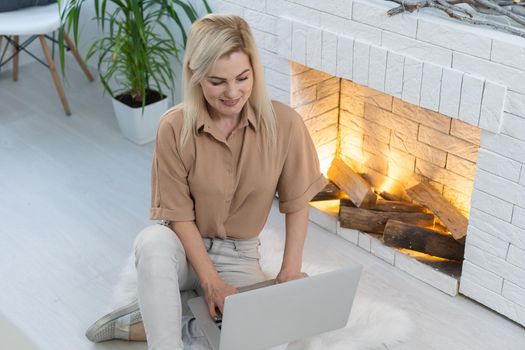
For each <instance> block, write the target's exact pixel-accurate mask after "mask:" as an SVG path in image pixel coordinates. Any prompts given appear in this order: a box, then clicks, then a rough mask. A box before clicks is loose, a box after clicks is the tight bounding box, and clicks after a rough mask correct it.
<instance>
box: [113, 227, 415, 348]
mask: <svg viewBox="0 0 525 350" xmlns="http://www.w3.org/2000/svg"><path fill="white" fill-rule="evenodd" d="M268 231H269V230H266V231H265V232H264V233H263V234H262V235H261V241H262V245H261V266H262V268H263V271H265V273H267V274H268V276H269V277H273V276H275V275H277V273H278V272H279V268H280V265H281V260H280V259H281V258H282V252H283V250H284V245H283V242H282V240H281V239H280V238H279V236H278V234H277V233H274V232H268ZM326 255H327V254H325V256H323V255H321V254H320V256H316V257H313V259H312V257H309V258H310V259H306V257H305V261H304V263H303V270H304V271H305V272H306V273H308V274H309V275H316V274H319V273H323V272H327V271H332V270H335V269H337V268H340V267H341V266H342V265H341V264H340V263H339V262H337V261H334V260H333V259H330V258H329V257H326ZM133 261H134V260H133V256H130V257H129V258H128V260H127V261H126V262H125V265H124V267H123V269H122V273H121V275H120V280H119V282H118V283H117V285H116V286H115V289H114V293H113V305H111V307H112V308H114V307H117V306H121V305H124V304H126V303H128V302H130V301H132V300H133V299H134V298H136V272H135V266H134V262H133ZM363 273H366V271H364V272H363ZM413 330H414V324H413V322H412V321H411V320H410V318H409V317H408V314H407V313H406V312H405V311H403V310H401V309H399V308H398V307H395V306H392V305H388V304H386V303H383V302H380V301H375V300H371V299H368V298H366V297H361V296H359V295H357V296H356V298H355V300H354V304H353V307H352V312H351V315H350V318H349V320H348V324H347V325H346V327H345V328H343V329H339V330H336V331H333V332H328V333H324V334H321V335H318V336H315V337H311V338H308V339H303V340H298V341H295V342H292V343H290V344H288V347H287V348H286V350H326V349H330V350H375V349H389V348H390V347H392V346H394V345H396V344H399V343H403V342H404V341H406V340H408V338H409V336H410V334H411V333H412V331H413ZM186 345H187V346H185V349H187V350H201V349H202V348H203V347H202V344H200V345H198V344H194V346H190V345H189V344H186Z"/></svg>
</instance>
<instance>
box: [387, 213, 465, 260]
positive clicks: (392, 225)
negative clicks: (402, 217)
mask: <svg viewBox="0 0 525 350" xmlns="http://www.w3.org/2000/svg"><path fill="white" fill-rule="evenodd" d="M383 241H384V243H385V244H386V245H388V246H392V247H397V248H408V249H412V250H417V251H419V252H422V253H426V254H430V255H434V256H439V257H442V258H445V259H450V260H458V261H461V260H463V255H464V251H465V246H464V245H462V244H461V243H459V242H457V241H456V240H455V239H454V238H453V237H452V236H451V235H450V234H445V233H443V232H440V231H436V230H431V229H428V228H424V227H420V226H416V225H411V224H407V223H404V222H400V221H396V220H388V222H387V224H386V226H385V230H384V233H383Z"/></svg>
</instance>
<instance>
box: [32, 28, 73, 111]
mask: <svg viewBox="0 0 525 350" xmlns="http://www.w3.org/2000/svg"><path fill="white" fill-rule="evenodd" d="M38 38H39V39H40V44H42V50H44V55H45V56H46V60H47V64H48V65H49V71H50V72H51V76H52V77H53V80H54V82H55V87H56V89H57V92H58V95H59V96H60V101H62V107H64V112H65V113H66V115H68V116H69V115H71V110H70V109H69V103H68V102H67V99H66V94H65V93H64V88H63V87H62V83H61V82H60V78H59V77H58V73H57V70H56V67H55V62H54V61H53V58H52V57H51V51H50V50H49V46H47V42H46V38H45V36H43V35H40V36H39V37H38Z"/></svg>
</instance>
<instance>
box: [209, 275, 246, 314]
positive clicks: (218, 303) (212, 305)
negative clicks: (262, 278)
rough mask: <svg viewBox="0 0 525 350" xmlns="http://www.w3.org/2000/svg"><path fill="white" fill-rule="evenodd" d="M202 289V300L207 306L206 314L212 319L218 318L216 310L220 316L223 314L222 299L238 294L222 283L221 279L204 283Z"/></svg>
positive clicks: (233, 288) (235, 290)
mask: <svg viewBox="0 0 525 350" xmlns="http://www.w3.org/2000/svg"><path fill="white" fill-rule="evenodd" d="M202 288H203V289H204V299H205V300H206V303H207V304H208V312H209V313H210V316H211V317H212V318H216V317H217V316H218V315H217V308H218V309H219V310H220V312H221V314H223V313H224V299H226V297H227V296H228V295H232V294H237V293H239V291H238V290H237V288H235V287H233V286H231V285H229V284H228V283H226V282H224V281H223V280H222V279H221V278H217V279H216V280H214V281H213V282H209V283H204V284H203V286H202Z"/></svg>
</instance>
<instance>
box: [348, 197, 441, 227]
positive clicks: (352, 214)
mask: <svg viewBox="0 0 525 350" xmlns="http://www.w3.org/2000/svg"><path fill="white" fill-rule="evenodd" d="M383 202H388V201H383ZM340 203H341V206H340V208H339V220H340V222H341V227H344V228H351V229H355V230H359V231H364V232H370V233H377V234H383V231H384V229H385V226H386V224H387V222H388V220H397V221H401V222H405V223H410V224H414V225H420V226H431V225H432V224H433V223H434V215H432V214H427V213H424V212H422V211H416V209H418V208H417V207H410V204H409V203H404V204H407V206H402V205H401V204H399V203H397V204H395V205H392V204H388V203H380V204H379V207H380V208H383V209H386V208H387V207H390V208H394V207H396V206H397V208H399V209H401V210H404V211H382V210H375V209H373V208H372V209H365V208H357V207H356V206H354V205H353V203H351V202H350V201H348V200H347V199H341V200H340ZM409 210H411V211H409Z"/></svg>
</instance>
